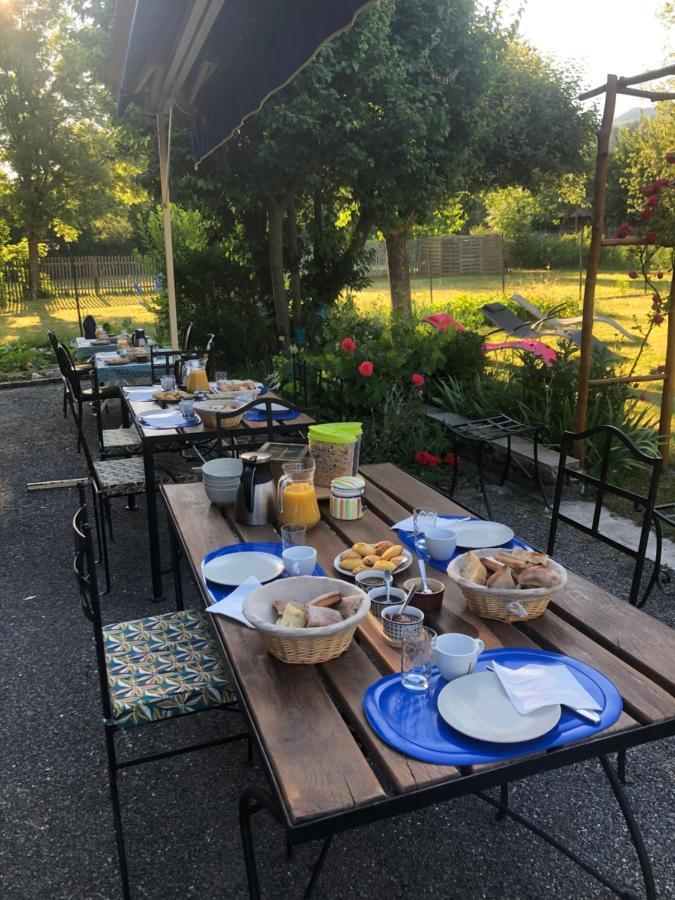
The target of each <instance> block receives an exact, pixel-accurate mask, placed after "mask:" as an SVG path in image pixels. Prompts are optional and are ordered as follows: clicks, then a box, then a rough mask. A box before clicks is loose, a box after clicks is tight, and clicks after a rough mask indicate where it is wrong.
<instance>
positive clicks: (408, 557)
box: [333, 549, 413, 578]
mask: <svg viewBox="0 0 675 900" xmlns="http://www.w3.org/2000/svg"><path fill="white" fill-rule="evenodd" d="M401 556H405V562H402V563H401V565H400V566H398V568H396V569H395V570H394V572H393V574H394V575H398V573H399V572H404V571H405V570H406V569H407V568H409V567H410V564H411V563H412V560H413V558H412V553H411V552H410V550H405V549H403V550H402V551H401ZM333 566H334V568H336V569H337V571H338V572H339V573H340V574H341V575H347V576H348V577H349V578H353V577H354V573H353V572H350V571H349V569H343V568H342V566H341V565H340V554H339V553H338V555H337V556H336V557H335V559H334V560H333ZM375 571H377V569H376V570H375Z"/></svg>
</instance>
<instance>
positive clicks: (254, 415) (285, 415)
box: [244, 409, 300, 422]
mask: <svg viewBox="0 0 675 900" xmlns="http://www.w3.org/2000/svg"><path fill="white" fill-rule="evenodd" d="M299 415H300V413H299V412H296V411H295V410H294V409H277V410H275V411H273V412H272V418H273V419H274V420H275V421H276V422H283V421H285V420H286V419H297V418H298V416H299ZM244 418H245V419H248V421H249V422H266V421H267V413H266V412H264V411H263V410H261V409H249V410H248V411H247V412H245V413H244Z"/></svg>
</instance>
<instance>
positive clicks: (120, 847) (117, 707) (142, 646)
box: [73, 485, 250, 900]
mask: <svg viewBox="0 0 675 900" xmlns="http://www.w3.org/2000/svg"><path fill="white" fill-rule="evenodd" d="M78 490H79V500H80V507H79V509H78V510H77V512H76V513H75V516H74V518H73V535H74V538H75V559H74V563H73V569H74V572H75V576H76V578H77V582H78V587H79V592H80V602H81V605H82V610H83V612H84V614H85V615H86V617H87V618H88V619H89V620H90V622H91V623H92V626H93V630H94V643H95V647H96V662H97V669H98V679H99V687H100V690H101V703H102V707H103V728H104V732H105V743H106V751H107V762H108V777H109V780H110V795H111V799H112V806H113V817H114V823H115V835H116V839H117V852H118V856H119V865H120V874H121V877H122V891H123V896H124V897H125V898H127V900H128V898H129V897H130V890H129V873H128V870H127V862H126V853H125V848H124V833H123V828H122V815H121V810H120V801H119V793H118V787H117V773H118V772H119V771H120V770H121V769H126V768H129V767H130V766H135V765H138V764H139V763H143V762H154V761H157V760H160V759H164V758H166V757H169V756H176V755H177V754H180V753H187V752H191V751H193V750H202V749H206V748H207V747H214V746H217V745H219V744H230V743H232V742H233V741H238V740H242V739H244V738H246V739H248V740H249V758H250V738H249V735H248V733H247V732H243V733H240V734H234V735H230V736H227V737H222V738H217V739H215V740H210V741H204V742H202V743H199V744H192V745H191V746H188V747H179V748H177V749H175V750H168V751H164V752H162V753H154V754H149V755H146V756H140V757H135V758H132V759H124V760H118V758H117V753H116V748H115V735H116V734H117V733H121V732H126V731H127V730H128V729H133V728H139V727H141V726H146V725H151V724H157V723H158V722H161V721H166V720H168V719H173V718H176V717H178V716H185V715H192V714H194V713H197V712H205V711H211V710H223V711H226V712H239V710H238V707H237V706H236V699H235V696H234V692H233V689H232V686H231V684H230V682H229V680H228V677H227V674H226V672H225V669H224V666H223V663H222V660H221V656H220V651H219V649H218V646H217V644H216V641H215V640H214V638H213V637H212V634H211V625H210V623H209V621H208V614H206V613H203V612H202V611H201V610H197V609H189V610H186V609H183V604H182V596H181V595H180V593H179V594H178V603H177V609H176V611H175V612H169V613H163V614H161V615H156V616H145V617H144V618H141V619H135V620H132V621H127V622H116V623H114V624H112V625H104V624H103V618H102V615H101V604H100V596H99V591H98V583H97V578H96V563H95V560H94V545H93V540H92V535H91V525H90V524H89V521H88V517H87V505H86V494H85V488H84V487H83V486H82V485H79V487H78Z"/></svg>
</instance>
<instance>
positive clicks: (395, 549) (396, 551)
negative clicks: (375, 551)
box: [381, 544, 403, 559]
mask: <svg viewBox="0 0 675 900" xmlns="http://www.w3.org/2000/svg"><path fill="white" fill-rule="evenodd" d="M402 550H403V546H402V545H401V544H392V546H391V547H389V548H387V549H386V550H385V551H384V553H383V554H382V557H381V558H382V559H393V558H394V557H395V556H400V555H401V551H402Z"/></svg>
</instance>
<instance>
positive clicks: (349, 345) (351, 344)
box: [340, 337, 356, 353]
mask: <svg viewBox="0 0 675 900" xmlns="http://www.w3.org/2000/svg"><path fill="white" fill-rule="evenodd" d="M340 346H341V347H342V349H343V350H344V351H345V353H353V352H354V351H355V350H356V341H353V340H352V339H351V338H350V337H346V338H343V339H342V341H341V342H340Z"/></svg>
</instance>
